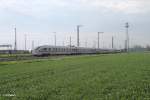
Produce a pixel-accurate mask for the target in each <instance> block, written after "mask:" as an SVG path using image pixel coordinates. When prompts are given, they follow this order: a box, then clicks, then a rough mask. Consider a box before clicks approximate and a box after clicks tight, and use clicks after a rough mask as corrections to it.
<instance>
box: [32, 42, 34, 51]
mask: <svg viewBox="0 0 150 100" xmlns="http://www.w3.org/2000/svg"><path fill="white" fill-rule="evenodd" d="M33 49H34V41H32V50H33Z"/></svg>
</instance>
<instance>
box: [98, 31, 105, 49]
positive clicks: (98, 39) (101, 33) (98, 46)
mask: <svg viewBox="0 0 150 100" xmlns="http://www.w3.org/2000/svg"><path fill="white" fill-rule="evenodd" d="M103 33H104V32H98V43H97V45H98V49H99V36H100V34H103Z"/></svg>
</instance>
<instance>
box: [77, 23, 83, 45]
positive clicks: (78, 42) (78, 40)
mask: <svg viewBox="0 0 150 100" xmlns="http://www.w3.org/2000/svg"><path fill="white" fill-rule="evenodd" d="M80 27H82V25H77V47H79V46H80V38H79V37H80V36H79V33H80Z"/></svg>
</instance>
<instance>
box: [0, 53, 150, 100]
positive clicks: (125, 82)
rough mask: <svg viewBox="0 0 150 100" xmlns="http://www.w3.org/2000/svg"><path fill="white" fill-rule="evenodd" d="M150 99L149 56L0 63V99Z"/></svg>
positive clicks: (119, 55)
mask: <svg viewBox="0 0 150 100" xmlns="http://www.w3.org/2000/svg"><path fill="white" fill-rule="evenodd" d="M7 99H11V100H12V99H13V100H127V99H129V100H144V99H145V100H149V99H150V54H149V53H139V54H138V53H137V54H114V55H96V56H76V57H65V58H61V59H55V60H43V61H20V62H5V63H4V62H3V63H0V100H7Z"/></svg>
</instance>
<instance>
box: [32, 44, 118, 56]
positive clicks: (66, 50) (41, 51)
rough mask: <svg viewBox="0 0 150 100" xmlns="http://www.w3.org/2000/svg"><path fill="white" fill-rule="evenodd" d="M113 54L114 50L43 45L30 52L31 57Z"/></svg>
mask: <svg viewBox="0 0 150 100" xmlns="http://www.w3.org/2000/svg"><path fill="white" fill-rule="evenodd" d="M113 52H116V50H112V49H111V50H110V49H105V50H104V49H95V48H84V47H70V46H48V45H44V46H39V47H37V48H35V49H34V50H32V55H34V56H47V55H76V54H96V53H113Z"/></svg>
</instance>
